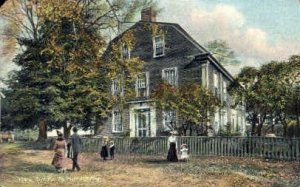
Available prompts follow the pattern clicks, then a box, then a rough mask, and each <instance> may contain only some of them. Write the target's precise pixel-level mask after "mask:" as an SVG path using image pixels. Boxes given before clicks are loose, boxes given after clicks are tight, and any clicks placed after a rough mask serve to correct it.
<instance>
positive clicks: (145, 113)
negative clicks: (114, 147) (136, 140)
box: [135, 109, 151, 137]
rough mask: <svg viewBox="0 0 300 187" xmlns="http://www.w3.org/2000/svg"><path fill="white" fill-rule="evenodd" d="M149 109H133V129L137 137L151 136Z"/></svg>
mask: <svg viewBox="0 0 300 187" xmlns="http://www.w3.org/2000/svg"><path fill="white" fill-rule="evenodd" d="M150 126H151V125H150V109H138V110H135V129H136V136H137V137H146V136H151V129H150Z"/></svg>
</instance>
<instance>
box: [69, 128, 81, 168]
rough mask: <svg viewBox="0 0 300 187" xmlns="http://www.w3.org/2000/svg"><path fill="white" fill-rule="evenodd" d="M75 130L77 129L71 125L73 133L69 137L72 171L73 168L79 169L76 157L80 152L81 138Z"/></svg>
mask: <svg viewBox="0 0 300 187" xmlns="http://www.w3.org/2000/svg"><path fill="white" fill-rule="evenodd" d="M77 131H78V130H77V128H76V127H73V135H72V137H71V147H72V149H71V150H72V161H73V167H72V170H73V171H75V169H77V171H80V167H79V164H78V157H79V154H80V152H81V147H82V140H81V138H80V136H79V135H78V134H77Z"/></svg>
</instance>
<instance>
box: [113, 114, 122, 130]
mask: <svg viewBox="0 0 300 187" xmlns="http://www.w3.org/2000/svg"><path fill="white" fill-rule="evenodd" d="M115 112H118V113H119V116H120V125H121V130H116V129H115ZM121 115H122V114H121V112H120V111H119V110H113V111H112V119H111V125H112V133H121V132H123V124H122V117H121Z"/></svg>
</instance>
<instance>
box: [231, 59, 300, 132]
mask: <svg viewBox="0 0 300 187" xmlns="http://www.w3.org/2000/svg"><path fill="white" fill-rule="evenodd" d="M299 59H300V58H299V56H292V57H291V58H290V59H289V60H287V61H283V62H277V61H272V62H270V63H268V64H265V65H263V66H261V67H260V68H257V69H256V68H253V67H245V68H243V69H242V71H241V72H240V73H239V74H238V76H237V81H238V82H239V83H240V84H241V85H242V86H240V85H238V84H233V85H231V86H230V88H229V90H230V92H231V94H232V95H233V96H234V97H235V99H236V101H238V102H242V101H245V103H246V111H247V113H248V117H247V119H248V121H249V122H250V123H251V124H252V129H251V132H252V134H257V135H258V136H260V135H261V134H262V127H263V124H264V123H265V120H266V118H267V117H269V118H270V117H272V118H275V119H277V120H278V121H280V123H281V124H282V125H283V135H284V136H286V135H287V128H288V124H289V122H290V121H291V120H296V121H297V124H298V125H297V126H298V127H299V106H300V104H299V79H300V76H299V72H300V70H299V68H300V65H299V62H300V60H299ZM273 127H274V126H273V124H272V125H271V128H272V130H273Z"/></svg>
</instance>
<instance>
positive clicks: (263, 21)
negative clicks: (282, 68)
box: [157, 0, 300, 75]
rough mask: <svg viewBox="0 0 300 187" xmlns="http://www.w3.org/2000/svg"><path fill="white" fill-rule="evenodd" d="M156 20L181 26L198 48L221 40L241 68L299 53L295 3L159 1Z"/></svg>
mask: <svg viewBox="0 0 300 187" xmlns="http://www.w3.org/2000/svg"><path fill="white" fill-rule="evenodd" d="M160 7H162V8H164V9H163V11H162V12H161V14H160V15H158V17H157V19H158V21H162V22H174V23H178V24H179V25H181V26H182V27H183V28H184V29H185V30H186V31H187V32H188V33H189V34H190V35H191V36H192V37H193V38H194V39H195V40H196V41H198V43H199V44H200V45H204V44H206V43H207V42H208V41H212V40H216V39H218V40H219V39H221V40H225V41H227V43H228V44H229V46H230V47H231V48H232V49H233V50H234V51H235V52H236V54H237V56H238V58H239V59H240V60H241V62H242V63H241V64H239V65H235V66H227V67H226V68H227V69H228V70H229V72H231V73H232V74H234V75H236V74H237V73H238V72H239V71H240V69H241V68H242V67H244V66H254V67H259V66H260V65H262V64H264V63H267V62H269V61H271V60H285V59H288V58H289V57H290V56H291V55H294V54H300V1H299V0H176V1H174V0H162V1H160Z"/></svg>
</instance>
